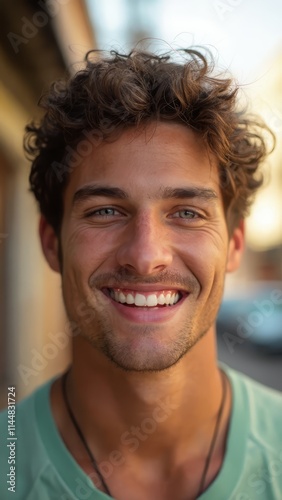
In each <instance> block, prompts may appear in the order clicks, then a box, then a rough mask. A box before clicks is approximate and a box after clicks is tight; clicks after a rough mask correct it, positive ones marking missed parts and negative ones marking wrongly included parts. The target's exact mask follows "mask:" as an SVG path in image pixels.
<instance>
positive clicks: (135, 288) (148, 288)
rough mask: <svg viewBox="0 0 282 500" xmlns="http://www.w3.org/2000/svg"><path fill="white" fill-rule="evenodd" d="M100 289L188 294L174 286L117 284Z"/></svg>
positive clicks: (186, 291)
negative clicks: (173, 291)
mask: <svg viewBox="0 0 282 500" xmlns="http://www.w3.org/2000/svg"><path fill="white" fill-rule="evenodd" d="M102 288H110V289H119V290H132V291H133V292H161V291H163V290H167V291H169V290H175V291H177V292H181V293H189V292H188V290H185V289H183V288H181V287H178V286H175V285H171V286H168V285H157V284H156V285H154V284H150V285H149V284H148V285H146V284H143V285H130V284H128V285H125V284H122V285H121V284H117V285H111V286H107V285H105V286H103V287H102Z"/></svg>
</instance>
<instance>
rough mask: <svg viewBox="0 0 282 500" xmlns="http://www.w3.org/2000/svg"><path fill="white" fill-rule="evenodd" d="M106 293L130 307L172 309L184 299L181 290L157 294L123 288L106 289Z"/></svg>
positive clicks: (156, 292)
mask: <svg viewBox="0 0 282 500" xmlns="http://www.w3.org/2000/svg"><path fill="white" fill-rule="evenodd" d="M103 291H104V293H106V295H107V296H108V297H110V298H111V299H112V300H114V301H115V302H118V303H119V304H123V305H124V306H128V307H146V308H150V307H169V306H170V307H171V306H175V305H176V304H177V303H178V302H179V301H180V300H181V299H182V297H183V292H180V291H179V290H160V291H155V292H143V293H141V292H137V291H136V290H127V289H121V288H105V289H104V290H103Z"/></svg>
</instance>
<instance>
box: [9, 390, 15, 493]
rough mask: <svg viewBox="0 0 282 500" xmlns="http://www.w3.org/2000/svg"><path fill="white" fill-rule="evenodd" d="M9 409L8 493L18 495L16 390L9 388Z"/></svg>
mask: <svg viewBox="0 0 282 500" xmlns="http://www.w3.org/2000/svg"><path fill="white" fill-rule="evenodd" d="M7 400H8V408H7V415H8V421H7V430H8V436H7V448H8V466H9V472H8V473H7V485H8V491H11V492H13V493H16V442H17V437H16V388H15V387H14V386H11V387H8V395H7Z"/></svg>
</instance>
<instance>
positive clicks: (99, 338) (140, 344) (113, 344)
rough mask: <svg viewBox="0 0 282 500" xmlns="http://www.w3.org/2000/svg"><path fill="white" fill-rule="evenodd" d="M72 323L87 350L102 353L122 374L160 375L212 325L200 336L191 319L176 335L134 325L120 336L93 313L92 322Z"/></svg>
mask: <svg viewBox="0 0 282 500" xmlns="http://www.w3.org/2000/svg"><path fill="white" fill-rule="evenodd" d="M75 323H76V324H77V325H78V327H79V335H80V336H81V337H83V338H84V339H85V340H86V341H87V342H88V343H89V344H90V345H91V348H93V349H95V350H96V351H98V352H99V353H102V355H104V356H105V357H106V358H107V359H108V360H109V361H111V362H112V363H113V364H114V365H115V366H116V367H118V368H119V369H121V370H123V371H126V372H129V371H132V372H143V373H146V372H160V371H163V370H167V369H169V368H171V367H172V366H174V365H176V364H177V363H178V362H179V361H180V360H181V359H182V358H183V357H184V356H185V355H186V354H187V353H188V352H190V351H191V349H192V348H193V347H194V345H196V344H197V342H198V341H199V340H200V339H201V338H202V337H203V336H204V335H205V334H206V333H207V331H208V330H209V328H210V327H211V325H212V322H209V323H208V324H206V325H203V328H202V330H201V331H200V333H199V332H198V333H196V332H195V329H194V328H193V325H192V322H191V319H188V318H187V319H186V320H184V321H183V324H182V325H181V326H178V332H174V333H173V334H168V332H167V329H168V327H167V325H163V326H159V325H158V326H153V325H144V324H143V325H134V327H132V329H133V330H134V331H132V332H130V331H127V332H122V334H120V332H117V331H116V330H115V329H114V327H113V324H114V322H113V321H112V320H111V319H110V318H109V316H107V315H106V314H101V313H100V314H98V313H97V312H95V320H94V321H93V322H91V323H89V324H87V325H85V324H84V323H83V321H82V320H81V318H80V319H79V320H78V319H77V318H75ZM156 330H157V331H156ZM164 330H166V331H164ZM167 336H169V338H167ZM156 338H157V342H156ZM129 339H130V340H129ZM131 339H133V341H132V342H131ZM158 340H159V342H158Z"/></svg>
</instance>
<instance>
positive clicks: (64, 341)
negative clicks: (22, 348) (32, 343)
mask: <svg viewBox="0 0 282 500" xmlns="http://www.w3.org/2000/svg"><path fill="white" fill-rule="evenodd" d="M76 312H77V315H78V316H79V317H80V318H81V319H83V321H84V323H85V324H89V323H90V322H91V321H92V320H93V319H94V318H95V317H96V314H95V312H94V311H93V309H92V308H91V307H90V306H89V305H88V304H86V303H85V302H81V303H80V304H79V305H78V307H77V308H76ZM80 333H81V331H80V328H79V326H78V324H77V323H76V322H74V321H67V322H66V324H65V328H64V331H59V332H56V333H49V334H48V338H49V342H47V343H46V344H44V346H43V347H42V349H41V350H38V349H31V351H30V354H31V361H30V363H29V364H28V365H26V364H23V363H20V364H19V365H18V366H17V371H18V374H19V376H20V377H21V380H22V381H23V383H24V385H25V386H27V385H28V383H29V381H30V378H32V377H37V376H38V375H39V374H40V373H41V372H42V370H44V369H45V368H46V367H47V366H48V363H49V361H52V360H53V359H55V358H56V357H57V356H58V354H59V353H60V351H62V350H64V349H65V348H66V347H67V346H68V344H69V341H70V339H71V338H74V337H75V336H77V335H79V334H80Z"/></svg>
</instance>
